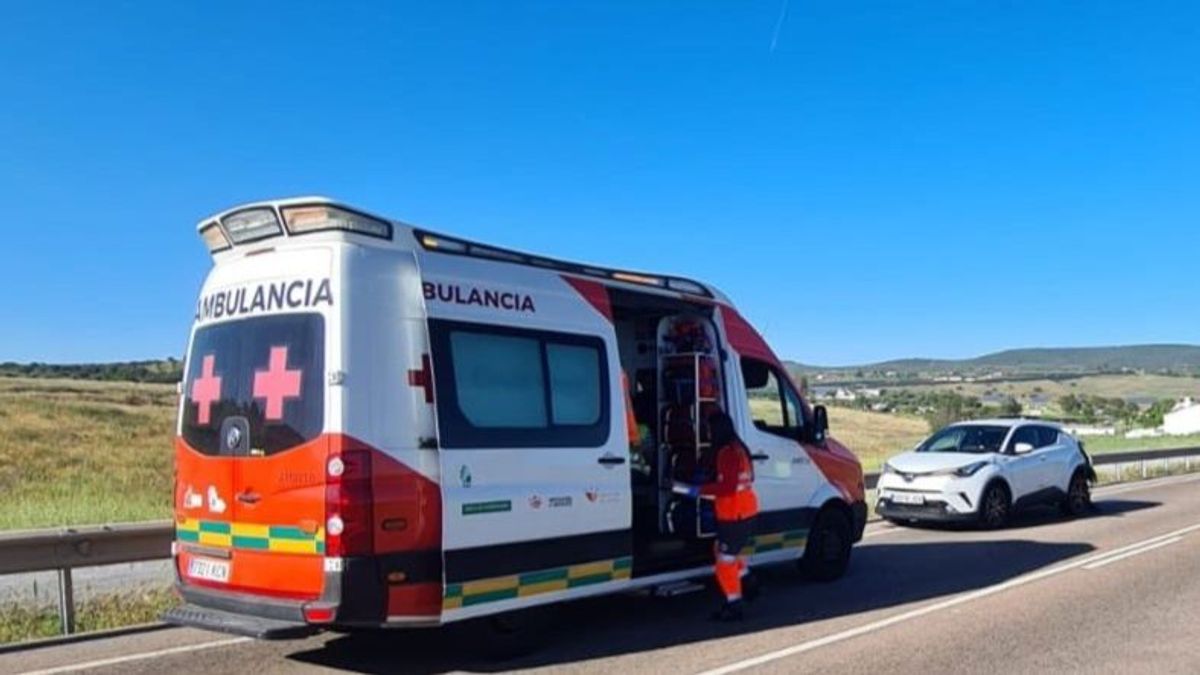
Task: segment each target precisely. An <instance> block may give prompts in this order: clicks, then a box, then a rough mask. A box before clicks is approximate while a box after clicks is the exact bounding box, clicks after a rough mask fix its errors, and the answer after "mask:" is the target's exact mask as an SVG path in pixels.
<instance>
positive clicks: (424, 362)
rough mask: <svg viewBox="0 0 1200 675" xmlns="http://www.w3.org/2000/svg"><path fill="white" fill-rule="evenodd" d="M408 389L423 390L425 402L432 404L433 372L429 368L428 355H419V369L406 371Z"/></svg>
mask: <svg viewBox="0 0 1200 675" xmlns="http://www.w3.org/2000/svg"><path fill="white" fill-rule="evenodd" d="M408 384H409V386H410V387H416V388H417V389H424V390H425V402H426V403H433V370H432V369H431V368H430V367H429V355H428V354H422V355H421V369H420V370H410V371H408Z"/></svg>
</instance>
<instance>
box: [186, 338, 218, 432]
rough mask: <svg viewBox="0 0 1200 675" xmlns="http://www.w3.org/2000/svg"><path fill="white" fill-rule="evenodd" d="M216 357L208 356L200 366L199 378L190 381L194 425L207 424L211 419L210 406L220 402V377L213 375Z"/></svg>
mask: <svg viewBox="0 0 1200 675" xmlns="http://www.w3.org/2000/svg"><path fill="white" fill-rule="evenodd" d="M216 363H217V357H216V355H215V354H208V355H207V356H205V357H204V361H203V362H202V363H201V365H200V377H197V378H196V379H194V380H192V391H191V392H190V395H191V398H192V401H193V402H194V403H195V404H196V423H197V424H208V422H209V420H210V419H212V404H213V403H216V402H217V401H220V400H221V376H220V375H217V374H215V373H213V368H214V367H215V366H216Z"/></svg>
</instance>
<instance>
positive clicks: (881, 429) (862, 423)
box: [829, 407, 929, 471]
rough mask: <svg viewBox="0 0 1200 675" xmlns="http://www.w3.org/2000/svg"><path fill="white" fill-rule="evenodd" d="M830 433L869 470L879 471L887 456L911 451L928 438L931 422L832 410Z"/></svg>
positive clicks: (834, 408) (884, 414) (860, 411)
mask: <svg viewBox="0 0 1200 675" xmlns="http://www.w3.org/2000/svg"><path fill="white" fill-rule="evenodd" d="M829 433H830V435H832V436H833V437H834V438H836V439H838V441H840V442H841V443H842V445H845V446H846V447H847V448H850V450H852V451H853V452H854V454H856V455H858V458H859V459H860V460H862V463H863V469H864V470H866V471H875V470H877V469H878V468H879V467H880V466H881V465H882V464H883V462H884V460H886V459H887V458H888V457H891V456H892V455H895V454H898V453H900V452H904V451H905V450H911V449H912V448H913V446H915V445H916V444H917V443H918V442H920V441H921V440H923V439H924V438H925V437H926V436H928V435H929V423H928V422H926V421H925V420H923V419H920V418H918V417H904V416H901V415H889V414H886V413H876V412H867V411H864V410H853V409H851V408H837V407H830V408H829Z"/></svg>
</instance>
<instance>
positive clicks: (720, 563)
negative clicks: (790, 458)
mask: <svg viewBox="0 0 1200 675" xmlns="http://www.w3.org/2000/svg"><path fill="white" fill-rule="evenodd" d="M708 427H709V434H710V438H711V440H712V443H713V447H715V448H717V467H716V468H717V475H716V480H714V481H713V482H711V483H706V484H704V485H700V486H694V485H692V486H685V485H680V486H677V488H676V490H677V491H679V492H683V493H685V494H688V495H691V496H693V497H695V496H705V497H712V498H713V500H714V502H715V504H714V506H715V511H716V516H717V541H716V546H715V548H716V551H715V553H716V558H717V560H716V577H717V586H718V587H719V588H720V589H721V593H722V594H724V596H725V604H724V605H722V607H721V609H720V610H719V611H718V612H717V613H716V614H714V615H713V618H714V619H717V620H720V621H736V620H738V619H741V618H742V577H744V576H746V575H747V574H748V573H749V570H748V569H747V567H746V559H745V557H743V556H742V555H741V553H742V549H744V548H745V547H746V544H748V543H749V541H750V536H751V535H752V534H753V531H754V517H755V516H756V515H758V497H757V496H756V495H755V494H754V464H753V461H752V460H751V459H750V451H749V450H748V449H747V448H746V444H745V443H743V442H742V439H740V438H738V435H737V432H736V431H735V430H734V428H733V420H732V419H730V418H729V415H727V414H725V413H723V412H716V413H713V415H712V416H710V417H709V418H708Z"/></svg>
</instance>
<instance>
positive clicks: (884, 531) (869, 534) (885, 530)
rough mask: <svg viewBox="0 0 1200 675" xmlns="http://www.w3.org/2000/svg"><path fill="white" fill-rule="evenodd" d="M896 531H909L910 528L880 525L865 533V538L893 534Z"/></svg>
mask: <svg viewBox="0 0 1200 675" xmlns="http://www.w3.org/2000/svg"><path fill="white" fill-rule="evenodd" d="M896 532H908V530H906V529H904V528H902V527H896V526H895V525H887V526H884V527H879V528H876V529H873V530H871V531H870V532H866V533H864V534H863V539H870V538H871V537H878V536H879V535H881V534H893V533H896Z"/></svg>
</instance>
